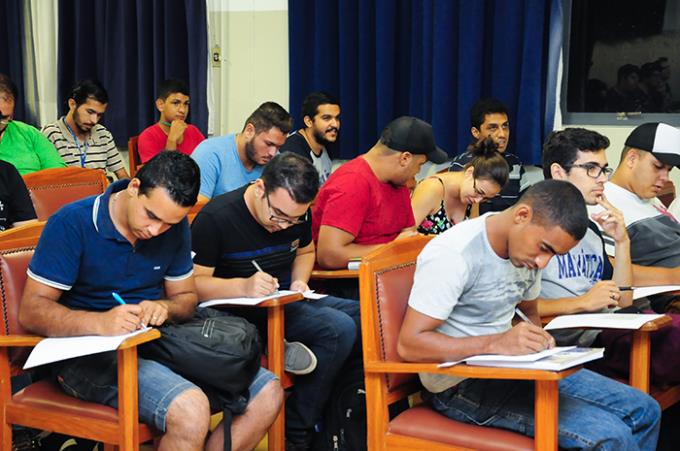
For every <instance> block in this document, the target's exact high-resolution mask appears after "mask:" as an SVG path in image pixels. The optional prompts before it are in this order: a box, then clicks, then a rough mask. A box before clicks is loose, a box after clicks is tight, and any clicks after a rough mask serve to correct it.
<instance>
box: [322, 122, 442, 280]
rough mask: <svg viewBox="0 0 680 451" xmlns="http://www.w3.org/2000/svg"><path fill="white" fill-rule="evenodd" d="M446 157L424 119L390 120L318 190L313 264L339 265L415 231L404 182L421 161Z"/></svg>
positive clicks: (410, 177) (341, 265)
mask: <svg viewBox="0 0 680 451" xmlns="http://www.w3.org/2000/svg"><path fill="white" fill-rule="evenodd" d="M447 158H448V157H447V155H446V153H445V152H444V151H443V150H441V149H440V148H438V147H437V146H436V145H435V142H434V134H433V133H432V126H431V125H430V124H428V123H427V122H424V121H422V120H420V119H418V118H415V117H410V116H402V117H400V118H398V119H395V120H393V121H392V122H390V123H389V124H388V125H387V127H385V129H384V130H383V132H382V135H381V136H380V140H379V141H378V142H377V143H376V144H375V146H373V147H372V148H371V150H369V151H368V152H366V153H365V154H364V155H360V156H358V157H357V158H355V159H353V160H352V161H349V162H347V163H345V164H344V165H342V166H341V167H340V168H338V170H337V171H335V172H334V173H333V174H331V176H330V177H329V178H328V180H327V181H326V183H325V184H324V185H323V187H322V188H321V190H320V191H319V195H318V197H317V199H316V202H315V204H314V210H313V212H312V232H313V236H314V241H316V242H317V260H318V262H319V265H321V266H322V267H324V268H330V269H336V268H345V267H347V263H348V261H349V260H350V259H351V258H356V257H362V256H364V255H366V254H367V253H369V252H370V251H372V250H373V249H375V248H377V247H378V246H379V245H381V244H384V243H388V242H390V241H392V240H394V239H395V238H396V237H397V236H398V235H399V234H400V233H402V232H407V231H410V230H415V219H414V218H413V211H412V209H411V201H410V197H409V190H408V188H407V187H406V183H407V182H408V181H409V180H410V179H412V178H413V177H414V176H415V175H416V174H417V173H418V171H419V170H420V168H421V166H422V165H423V163H425V161H426V160H429V161H431V162H433V163H436V164H440V163H444V162H445V161H446V160H447Z"/></svg>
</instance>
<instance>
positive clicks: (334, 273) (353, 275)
mask: <svg viewBox="0 0 680 451" xmlns="http://www.w3.org/2000/svg"><path fill="white" fill-rule="evenodd" d="M358 278H359V270H358V269H321V268H314V269H313V270H312V276H311V277H310V279H311V280H323V279H358Z"/></svg>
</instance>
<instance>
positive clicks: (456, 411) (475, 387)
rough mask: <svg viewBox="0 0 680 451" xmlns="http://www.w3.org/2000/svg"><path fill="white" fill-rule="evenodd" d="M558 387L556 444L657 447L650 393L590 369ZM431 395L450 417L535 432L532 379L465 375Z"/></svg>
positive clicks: (656, 406)
mask: <svg viewBox="0 0 680 451" xmlns="http://www.w3.org/2000/svg"><path fill="white" fill-rule="evenodd" d="M559 387H560V398H559V428H558V440H559V446H560V448H565V449H594V450H637V449H640V450H650V451H652V450H654V449H656V441H657V439H658V435H659V426H660V421H661V409H660V407H659V404H658V403H657V402H656V401H655V400H654V399H653V398H651V397H650V396H648V395H646V394H644V393H642V392H640V391H639V390H636V389H634V388H631V387H629V386H627V385H624V384H621V383H619V382H616V381H614V380H612V379H609V378H607V377H604V376H601V375H599V374H597V373H594V372H592V371H589V370H581V371H578V372H576V373H574V374H572V375H571V376H569V377H567V378H566V379H562V380H561V381H560V382H559ZM431 396H432V397H431V399H430V400H429V401H430V404H431V405H432V408H433V409H434V410H436V411H437V412H439V413H441V414H443V415H445V416H447V417H449V418H452V419H454V420H458V421H463V422H465V423H472V424H477V425H481V426H493V427H498V428H502V429H509V430H512V431H516V432H519V433H521V434H524V435H527V436H530V437H533V435H534V384H533V382H531V381H505V380H488V379H466V380H464V381H463V382H461V383H460V384H459V385H458V386H456V387H453V388H450V389H448V390H446V391H444V392H441V393H436V394H432V395H431Z"/></svg>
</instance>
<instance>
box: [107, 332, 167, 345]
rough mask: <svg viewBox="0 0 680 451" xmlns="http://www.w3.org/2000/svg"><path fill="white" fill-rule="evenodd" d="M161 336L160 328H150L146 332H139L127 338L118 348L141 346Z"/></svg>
mask: <svg viewBox="0 0 680 451" xmlns="http://www.w3.org/2000/svg"><path fill="white" fill-rule="evenodd" d="M160 337H161V332H160V331H159V330H158V329H150V330H147V331H146V332H144V333H141V334H137V335H134V336H132V337H130V338H128V339H126V340H125V341H124V342H122V343H121V344H120V346H118V349H127V348H134V347H135V346H139V345H141V344H143V343H146V342H149V341H153V340H156V339H157V338H160Z"/></svg>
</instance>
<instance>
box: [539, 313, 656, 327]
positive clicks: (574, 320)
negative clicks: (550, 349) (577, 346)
mask: <svg viewBox="0 0 680 451" xmlns="http://www.w3.org/2000/svg"><path fill="white" fill-rule="evenodd" d="M662 316H663V315H655V314H644V313H583V314H578V315H562V316H558V317H556V318H555V319H553V320H552V321H550V322H549V323H548V325H547V326H545V328H544V329H545V330H553V329H577V328H579V327H595V328H598V327H602V328H610V329H639V328H640V327H642V325H643V324H644V323H646V322H647V321H652V320H654V319H657V318H660V317H662Z"/></svg>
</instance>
